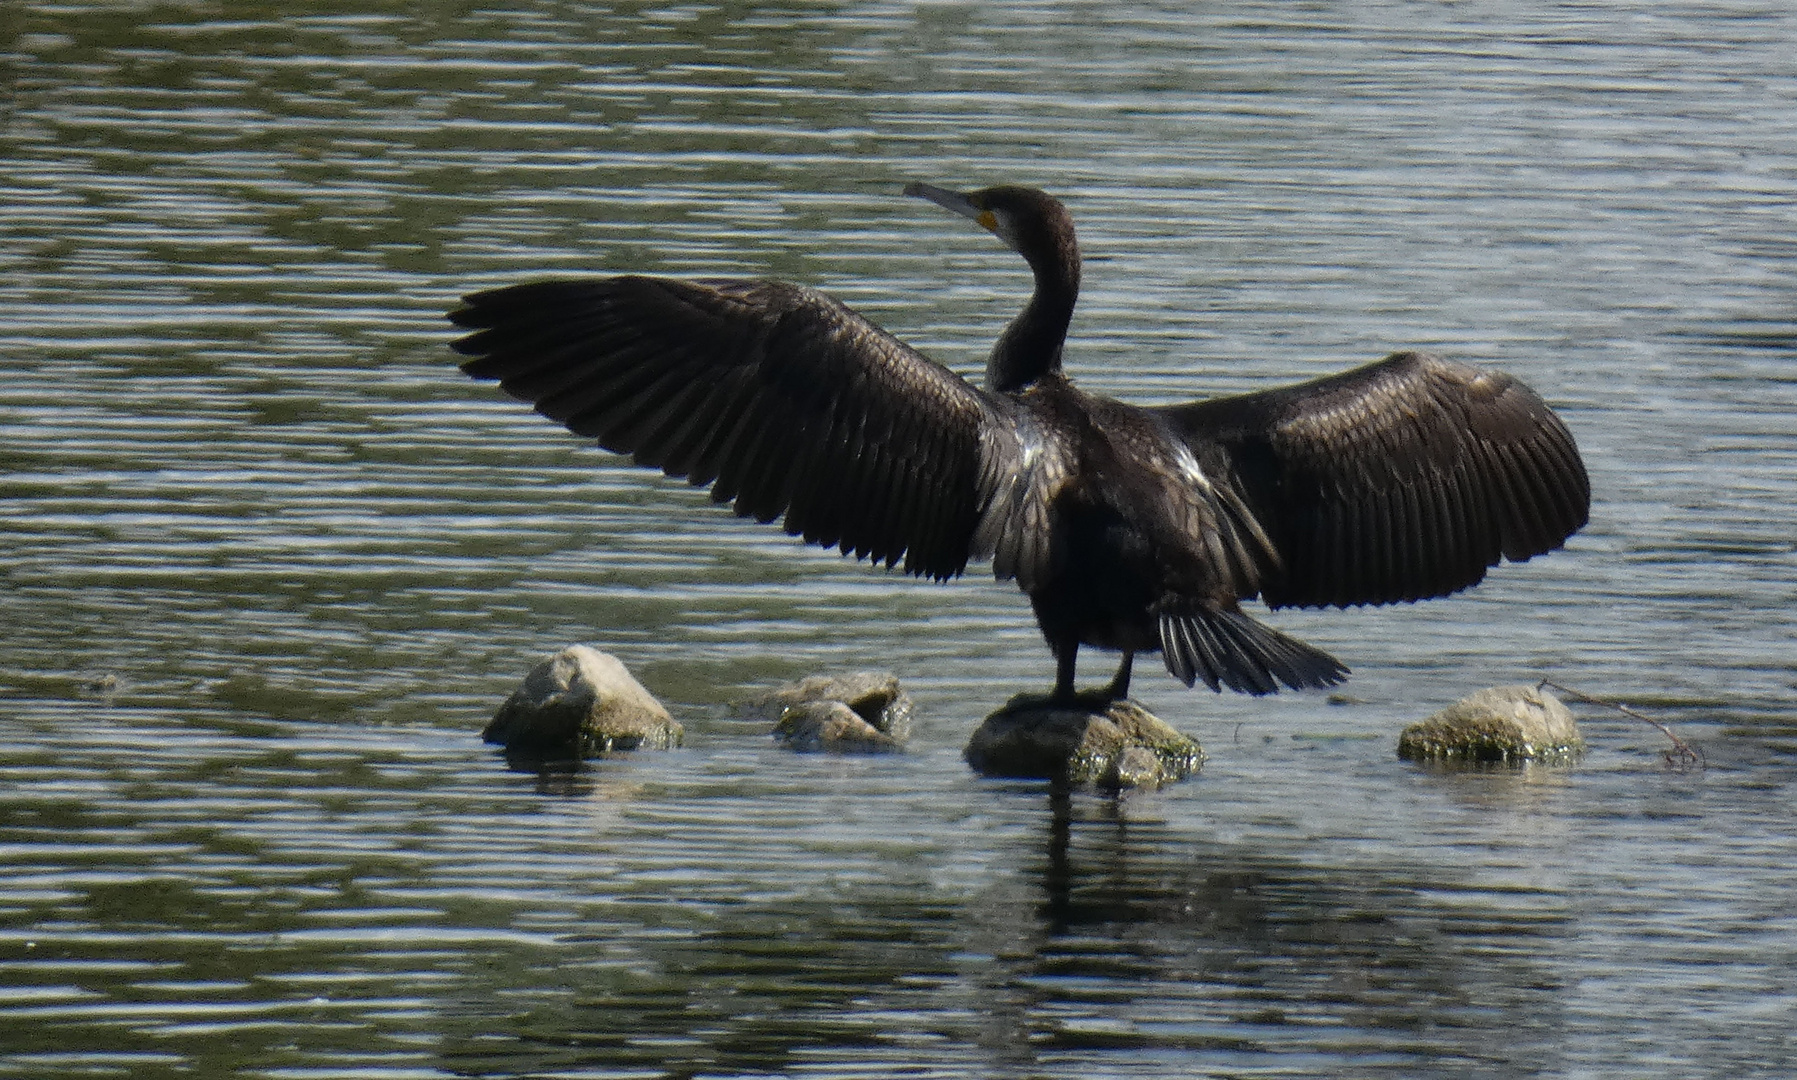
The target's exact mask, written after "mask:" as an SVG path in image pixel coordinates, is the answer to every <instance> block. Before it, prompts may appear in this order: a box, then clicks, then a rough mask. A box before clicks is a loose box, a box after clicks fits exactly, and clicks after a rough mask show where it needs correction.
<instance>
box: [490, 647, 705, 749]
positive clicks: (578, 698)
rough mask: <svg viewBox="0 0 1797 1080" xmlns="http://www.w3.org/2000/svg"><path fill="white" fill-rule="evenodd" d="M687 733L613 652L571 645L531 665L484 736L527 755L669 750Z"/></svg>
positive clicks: (500, 708)
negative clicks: (528, 671) (520, 683)
mask: <svg viewBox="0 0 1797 1080" xmlns="http://www.w3.org/2000/svg"><path fill="white" fill-rule="evenodd" d="M684 734H685V732H684V731H683V730H682V729H681V727H680V725H679V724H678V723H676V722H675V721H674V719H673V718H672V717H670V716H669V715H668V711H667V710H666V709H664V708H662V707H661V702H659V701H656V700H655V698H654V696H653V695H651V694H650V693H649V691H647V690H645V689H643V686H642V684H641V683H639V682H637V681H636V679H634V678H633V677H631V674H630V672H629V671H627V670H626V669H625V667H624V665H623V663H621V662H620V661H619V660H618V658H617V657H615V656H612V655H611V654H609V653H604V652H600V651H599V650H598V649H595V648H593V647H592V646H590V645H570V646H568V647H567V648H565V649H563V650H562V651H561V652H558V653H556V654H555V655H554V656H551V657H549V658H548V659H547V660H544V661H543V662H542V663H540V664H538V665H537V666H536V667H534V668H532V669H531V670H530V674H528V675H526V676H525V677H524V682H523V684H522V685H520V686H519V687H518V689H517V690H514V691H513V692H512V696H511V697H509V698H507V699H506V702H505V704H504V705H502V706H500V707H499V712H498V714H497V715H495V716H494V717H493V722H492V723H490V724H488V725H487V728H486V730H485V731H483V732H481V738H483V739H485V740H486V741H488V742H490V743H500V744H502V745H503V746H504V747H505V748H506V749H507V750H510V751H514V752H519V753H529V754H543V755H550V754H563V753H566V754H568V755H570V756H578V757H596V756H601V755H604V754H610V753H614V752H616V751H620V750H639V749H646V750H666V749H668V748H669V747H673V746H679V745H680V740H681V739H682V738H683V737H684Z"/></svg>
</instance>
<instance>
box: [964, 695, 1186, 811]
mask: <svg viewBox="0 0 1797 1080" xmlns="http://www.w3.org/2000/svg"><path fill="white" fill-rule="evenodd" d="M963 756H964V757H965V758H966V759H967V764H968V765H969V766H971V767H972V768H973V770H974V771H975V772H977V773H979V774H981V775H982V776H1005V777H1016V778H1027V779H1037V780H1052V781H1056V782H1059V783H1066V784H1070V785H1075V786H1086V785H1089V786H1092V787H1099V788H1105V789H1111V790H1117V789H1125V788H1151V787H1159V786H1160V785H1162V784H1168V783H1172V782H1173V781H1175V780H1183V779H1185V778H1186V777H1188V776H1190V775H1191V774H1192V773H1195V772H1197V771H1198V769H1199V768H1200V767H1202V766H1203V764H1204V750H1203V749H1202V748H1201V747H1200V746H1199V745H1198V743H1197V742H1196V741H1195V740H1193V739H1190V738H1188V737H1186V736H1185V735H1182V734H1180V733H1179V732H1177V731H1175V730H1174V729H1173V728H1172V727H1170V726H1169V725H1168V724H1167V723H1166V722H1165V721H1163V720H1161V719H1160V718H1159V717H1157V716H1155V715H1154V714H1153V713H1151V712H1149V711H1148V710H1147V709H1144V708H1143V707H1142V706H1141V705H1138V704H1137V703H1135V702H1134V701H1111V702H1092V703H1091V704H1089V705H1088V704H1084V703H1078V702H1076V703H1074V704H1072V705H1067V704H1051V703H1050V701H1049V699H1048V698H1046V697H1043V696H1040V695H1030V694H1023V695H1019V696H1017V697H1014V698H1012V699H1011V700H1010V701H1009V702H1007V703H1006V704H1005V707H1004V708H1002V709H1000V710H998V711H997V712H995V713H993V714H992V715H991V716H988V717H987V718H986V720H985V722H984V723H983V724H981V725H980V727H979V729H978V730H977V731H975V732H974V733H973V738H972V739H971V740H970V741H969V742H968V744H967V749H966V750H965V751H963Z"/></svg>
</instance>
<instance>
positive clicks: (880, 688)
mask: <svg viewBox="0 0 1797 1080" xmlns="http://www.w3.org/2000/svg"><path fill="white" fill-rule="evenodd" d="M737 711H738V713H740V714H744V715H748V716H761V717H764V718H766V719H768V720H771V721H773V722H774V736H775V738H777V739H779V740H780V741H781V743H783V744H784V745H786V746H788V747H790V748H791V749H794V750H803V751H813V750H825V751H833V752H838V753H864V752H869V751H886V750H897V749H900V748H902V747H903V746H904V744H905V742H906V740H908V739H909V738H910V737H911V717H912V713H913V711H914V709H913V706H912V704H911V697H910V695H908V694H906V693H905V691H904V690H903V689H902V688H901V687H900V686H899V681H898V676H896V675H893V674H891V673H890V672H875V671H860V672H855V673H853V674H850V675H813V676H811V677H810V678H808V679H801V680H799V681H798V682H794V683H787V684H786V685H785V686H782V687H779V688H778V689H776V690H773V691H770V692H769V693H766V694H763V695H762V696H760V697H757V698H753V699H751V700H749V701H747V702H743V703H742V704H740V705H738V706H737Z"/></svg>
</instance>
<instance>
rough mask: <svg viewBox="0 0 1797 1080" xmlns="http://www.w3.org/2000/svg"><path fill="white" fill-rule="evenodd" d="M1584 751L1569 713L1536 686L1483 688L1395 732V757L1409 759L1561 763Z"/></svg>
mask: <svg viewBox="0 0 1797 1080" xmlns="http://www.w3.org/2000/svg"><path fill="white" fill-rule="evenodd" d="M1584 751H1585V739H1584V737H1583V736H1581V735H1580V734H1579V728H1578V724H1577V723H1576V722H1574V720H1573V717H1572V712H1571V711H1570V710H1568V709H1567V708H1566V706H1565V705H1564V704H1562V703H1561V701H1560V699H1559V698H1557V697H1555V696H1554V695H1552V694H1550V693H1548V692H1547V691H1546V690H1543V689H1541V688H1540V687H1536V686H1492V687H1487V688H1486V689H1484V690H1480V691H1479V692H1478V693H1475V694H1472V695H1470V696H1468V697H1465V698H1462V699H1461V700H1459V701H1456V702H1455V703H1454V704H1452V705H1449V706H1448V707H1447V708H1445V709H1443V710H1441V711H1440V712H1438V713H1436V714H1434V715H1433V716H1430V717H1429V718H1428V719H1426V720H1420V721H1418V722H1417V723H1414V724H1412V725H1410V726H1409V727H1407V728H1405V729H1404V732H1403V734H1401V735H1400V736H1399V737H1398V756H1399V757H1401V758H1404V759H1406V760H1409V761H1428V762H1441V763H1468V764H1512V763H1522V762H1527V761H1536V762H1547V763H1551V764H1565V763H1570V762H1572V761H1576V760H1577V759H1578V757H1579V755H1580V754H1582V753H1584Z"/></svg>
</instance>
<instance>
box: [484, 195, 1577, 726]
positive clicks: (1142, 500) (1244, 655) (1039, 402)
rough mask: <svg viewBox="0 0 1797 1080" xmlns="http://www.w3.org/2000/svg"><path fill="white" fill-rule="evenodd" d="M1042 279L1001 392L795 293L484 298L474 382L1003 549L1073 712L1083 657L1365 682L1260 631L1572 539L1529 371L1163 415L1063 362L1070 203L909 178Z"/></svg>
mask: <svg viewBox="0 0 1797 1080" xmlns="http://www.w3.org/2000/svg"><path fill="white" fill-rule="evenodd" d="M906 193H907V194H911V195H921V196H923V197H925V198H928V199H930V200H932V201H934V202H936V203H938V204H940V205H942V206H944V207H947V208H948V209H950V210H953V211H955V212H957V213H961V214H964V215H966V216H968V217H970V218H973V219H974V220H976V221H978V222H979V223H980V224H981V225H983V226H985V227H986V228H987V229H990V230H991V231H992V232H994V233H995V234H996V235H997V236H998V237H999V238H1000V239H1001V240H1003V241H1005V243H1006V244H1008V245H1009V246H1010V247H1011V248H1012V249H1013V250H1015V251H1017V252H1018V253H1020V254H1021V255H1023V257H1024V258H1025V259H1026V260H1027V261H1028V263H1029V265H1030V269H1031V270H1032V271H1033V272H1034V274H1035V292H1034V294H1033V295H1032V296H1031V298H1030V301H1029V304H1028V305H1027V306H1026V307H1025V308H1024V310H1023V312H1022V314H1020V315H1019V316H1018V317H1017V318H1016V319H1015V320H1014V321H1013V322H1012V323H1011V324H1010V325H1009V326H1008V327H1007V328H1006V329H1005V331H1004V333H1003V334H1002V335H1000V337H999V339H998V342H997V344H996V345H995V346H994V347H993V350H992V356H991V358H990V360H989V361H988V363H987V367H986V384H985V386H984V388H979V387H975V386H973V385H971V384H970V383H968V382H967V381H965V380H964V379H962V378H961V377H960V376H958V375H956V374H954V373H953V372H950V371H949V370H948V369H946V368H944V367H942V366H940V365H938V364H936V363H934V362H933V361H931V360H929V359H928V358H926V357H924V356H923V355H921V354H920V353H918V352H916V351H915V350H913V349H911V348H910V347H909V346H907V345H905V344H904V343H903V342H901V341H899V340H897V339H896V338H894V337H892V336H891V335H889V334H887V333H886V332H885V331H883V330H881V329H880V328H879V327H877V326H875V325H873V324H872V323H870V322H868V321H867V320H865V319H863V318H862V317H861V316H859V315H857V314H856V313H855V312H853V311H851V310H849V309H848V308H847V307H845V306H843V305H842V304H841V303H838V302H837V301H835V300H833V299H831V298H830V297H828V296H825V295H824V294H822V293H819V292H816V291H814V290H811V289H808V288H805V287H803V286H800V285H792V284H788V283H785V282H779V281H737V280H712V281H676V280H670V279H666V278H651V277H636V276H629V277H614V278H603V279H585V280H564V281H546V282H540V283H536V284H527V285H517V286H512V287H509V288H503V289H494V290H491V291H489V292H482V293H477V294H475V295H473V296H470V297H468V298H467V299H466V301H465V306H463V307H462V308H460V309H458V310H456V311H455V312H453V313H451V315H450V318H451V319H452V320H454V322H455V323H456V324H457V325H458V326H462V327H466V328H468V329H470V330H473V331H474V332H473V333H471V334H469V335H468V336H466V337H464V338H462V339H461V340H459V341H457V342H456V343H455V347H456V349H458V350H459V351H461V352H462V353H465V354H467V355H469V356H471V357H473V359H470V360H468V361H467V362H465V363H464V364H463V365H462V369H463V370H464V371H466V372H467V373H468V374H469V375H472V376H474V377H476V378H487V379H498V380H499V381H500V386H501V387H502V388H503V389H504V390H505V391H506V392H507V393H510V394H512V395H513V396H515V397H518V398H521V399H522V400H525V401H528V402H531V403H533V404H534V405H535V406H536V408H537V411H538V412H541V413H542V414H543V415H544V416H547V417H549V418H550V419H552V420H557V421H560V422H561V423H563V424H565V425H567V427H568V428H569V429H570V430H571V431H574V432H575V433H576V434H580V435H585V436H588V437H590V438H594V439H597V440H598V441H599V443H600V445H602V446H604V447H606V448H607V449H610V450H614V451H617V452H619V453H625V454H630V455H632V456H633V457H634V458H635V460H636V461H637V463H638V464H641V465H647V466H653V467H656V468H659V469H661V470H662V471H663V472H665V473H667V474H668V475H670V476H681V477H685V478H687V480H688V481H689V482H690V483H692V484H694V485H695V486H701V487H702V486H706V485H710V486H711V497H712V498H713V499H714V500H716V501H718V502H732V503H734V505H735V510H736V512H737V513H738V514H740V515H742V516H744V517H753V518H755V519H757V520H759V521H763V522H768V521H773V520H774V519H775V518H779V517H781V516H782V515H784V525H785V528H786V531H787V532H789V533H792V534H794V535H797V536H802V537H804V538H805V539H806V540H807V541H810V542H811V543H814V544H820V545H823V546H825V547H837V548H840V549H841V550H842V551H843V553H844V554H853V555H855V556H856V557H858V558H860V557H867V558H871V559H874V560H878V561H881V562H884V563H886V564H887V565H888V566H893V565H897V564H898V563H899V562H900V561H901V560H902V562H903V564H904V568H905V570H906V572H908V573H912V574H917V575H927V576H929V577H933V578H937V579H944V578H950V577H954V576H956V575H958V574H960V573H961V572H962V571H963V570H964V569H965V568H966V566H967V563H968V561H969V560H972V559H990V560H991V561H992V569H993V573H994V575H995V576H996V577H997V578H999V579H1000V580H1005V579H1015V580H1016V581H1017V584H1018V586H1019V587H1020V588H1022V589H1023V591H1024V592H1025V593H1026V594H1028V596H1029V598H1030V603H1031V606H1032V607H1033V608H1034V609H1035V613H1036V618H1037V621H1038V622H1039V623H1040V624H1041V627H1042V633H1043V635H1044V636H1045V637H1046V638H1047V639H1048V644H1049V647H1050V648H1051V649H1052V650H1053V651H1054V654H1055V658H1056V662H1057V670H1056V679H1055V696H1056V698H1057V699H1063V700H1064V699H1067V698H1070V697H1072V696H1073V679H1074V664H1075V658H1076V656H1077V654H1078V651H1079V647H1080V646H1081V645H1094V646H1098V647H1100V648H1106V649H1115V650H1119V651H1121V652H1122V654H1123V662H1122V664H1121V666H1120V667H1119V669H1118V672H1117V675H1116V678H1115V679H1113V680H1112V682H1111V684H1110V686H1109V687H1108V689H1107V691H1106V693H1107V695H1108V696H1110V697H1122V696H1124V695H1126V694H1127V693H1128V691H1129V678H1130V669H1131V661H1132V659H1133V657H1134V654H1135V653H1137V652H1155V651H1159V652H1160V653H1161V654H1162V656H1163V658H1164V659H1165V661H1166V665H1167V670H1168V671H1170V672H1171V673H1172V674H1173V676H1174V677H1175V678H1177V679H1179V680H1180V681H1182V682H1184V683H1185V684H1186V685H1187V686H1190V685H1192V684H1193V683H1194V682H1196V681H1198V680H1202V681H1203V682H1204V683H1205V684H1206V685H1208V686H1210V687H1211V688H1212V689H1219V688H1221V687H1224V686H1227V687H1229V688H1231V689H1233V690H1240V691H1244V692H1247V693H1253V694H1265V693H1272V692H1273V691H1275V690H1277V689H1279V687H1280V685H1281V684H1283V685H1285V686H1288V687H1292V688H1294V689H1296V688H1302V687H1320V686H1329V685H1332V684H1334V683H1337V682H1340V681H1341V680H1342V679H1343V678H1345V677H1346V675H1347V673H1348V672H1347V668H1345V667H1343V666H1342V664H1341V663H1340V662H1339V661H1337V660H1336V659H1335V658H1333V657H1331V656H1329V655H1328V654H1327V653H1324V652H1321V651H1320V650H1317V649H1314V648H1312V647H1311V646H1309V645H1306V644H1304V643H1303V642H1300V641H1297V640H1295V639H1293V638H1291V637H1288V636H1286V635H1284V634H1281V633H1280V632H1278V631H1277V630H1274V629H1272V628H1271V627H1268V626H1266V625H1264V624H1262V623H1260V622H1257V621H1256V620H1254V619H1253V618H1251V617H1250V616H1248V615H1247V614H1245V613H1244V612H1243V611H1242V610H1241V608H1240V606H1239V602H1240V601H1241V600H1245V599H1250V598H1252V597H1254V596H1257V595H1258V596H1260V597H1261V598H1262V599H1264V600H1265V601H1266V602H1267V604H1269V605H1270V606H1272V607H1276V608H1277V607H1294V606H1295V607H1324V606H1337V607H1346V606H1351V605H1356V604H1388V603H1393V602H1395V601H1400V600H1420V599H1424V598H1427V597H1433V596H1445V595H1447V594H1449V593H1453V592H1457V591H1459V590H1461V589H1464V588H1466V587H1468V586H1470V585H1473V584H1475V583H1477V582H1478V581H1479V580H1480V579H1481V578H1483V577H1484V576H1485V571H1486V569H1487V568H1488V567H1491V566H1494V565H1496V564H1497V563H1498V561H1499V559H1500V558H1508V559H1511V560H1516V561H1520V560H1524V559H1527V558H1529V557H1530V556H1533V555H1539V554H1541V553H1542V552H1546V551H1550V550H1552V549H1554V548H1556V547H1558V546H1559V545H1560V544H1561V542H1562V541H1564V540H1565V539H1566V537H1568V536H1570V535H1571V534H1572V533H1573V532H1574V531H1575V530H1577V529H1578V528H1579V527H1580V526H1582V525H1583V524H1584V523H1585V519H1586V513H1587V510H1588V508H1589V504H1590V487H1589V484H1588V482H1587V480H1586V476H1585V469H1584V465H1583V464H1582V463H1581V461H1580V460H1579V454H1578V449H1577V447H1576V446H1574V444H1573V440H1572V436H1571V435H1570V434H1569V433H1568V432H1567V430H1566V428H1565V426H1564V425H1563V424H1561V422H1560V420H1559V418H1558V417H1556V416H1555V415H1554V414H1553V412H1552V411H1551V410H1550V409H1549V408H1548V407H1547V406H1546V405H1545V404H1544V403H1543V402H1542V401H1541V399H1540V398H1539V397H1537V396H1535V394H1534V393H1533V392H1532V391H1530V390H1529V389H1528V387H1526V386H1524V385H1522V384H1521V383H1520V382H1517V381H1516V380H1515V379H1512V378H1511V377H1510V376H1508V375H1503V374H1499V373H1496V372H1485V371H1480V370H1478V369H1475V368H1471V367H1467V366H1465V365H1462V364H1455V363H1450V362H1448V361H1445V360H1441V359H1437V358H1436V357H1433V356H1429V355H1426V354H1423V353H1414V352H1406V353H1397V354H1395V355H1393V356H1390V357H1387V358H1386V359H1384V360H1381V361H1379V362H1378V363H1375V364H1369V365H1367V366H1365V367H1361V368H1356V369H1354V370H1352V371H1348V372H1345V373H1343V374H1340V375H1334V376H1331V377H1329V378H1324V379H1318V380H1315V381H1312V382H1307V383H1301V384H1298V385H1296V386H1288V387H1282V388H1280V389H1277V390H1269V391H1264V392H1262V393H1256V394H1243V395H1240V396H1237V397H1227V398H1215V399H1212V400H1208V401H1197V402H1192V403H1190V404H1185V405H1174V406H1168V407H1164V408H1156V409H1144V408H1137V407H1135V406H1131V405H1125V404H1123V403H1121V402H1117V401H1113V400H1111V399H1108V398H1102V397H1096V396H1093V395H1090V394H1086V393H1084V392H1082V391H1080V390H1079V389H1077V388H1075V387H1074V386H1072V385H1071V384H1070V383H1069V382H1068V381H1067V379H1066V377H1065V376H1064V375H1063V374H1062V373H1061V350H1062V345H1063V343H1064V341H1065V338H1066V333H1067V326H1068V322H1069V320H1070V319H1071V317H1072V314H1073V305H1074V302H1075V300H1076V299H1077V297H1078V295H1079V274H1080V259H1079V248H1078V245H1077V244H1076V243H1075V241H1074V232H1073V222H1072V220H1071V218H1070V217H1069V216H1068V214H1067V211H1066V209H1065V208H1064V207H1063V206H1062V205H1061V204H1060V203H1059V202H1057V201H1055V200H1054V199H1052V198H1050V197H1049V196H1048V195H1045V194H1043V193H1042V192H1040V191H1035V190H1033V189H1030V188H1021V187H994V188H986V189H985V190H982V191H976V192H972V193H970V194H966V195H962V194H958V193H955V192H949V191H944V190H941V189H939V188H934V187H930V186H927V185H922V184H914V185H911V186H910V187H908V188H907V189H906Z"/></svg>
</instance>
